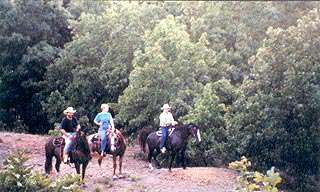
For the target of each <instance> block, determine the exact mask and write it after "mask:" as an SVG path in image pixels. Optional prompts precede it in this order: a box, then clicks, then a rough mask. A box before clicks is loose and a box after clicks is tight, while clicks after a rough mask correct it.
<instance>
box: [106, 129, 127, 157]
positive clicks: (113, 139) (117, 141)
mask: <svg viewBox="0 0 320 192" xmlns="http://www.w3.org/2000/svg"><path fill="white" fill-rule="evenodd" d="M109 139H110V151H111V152H115V151H116V150H117V149H118V148H119V147H120V146H121V145H122V144H123V142H124V138H123V136H122V134H121V133H120V132H117V131H115V132H111V133H110V135H109Z"/></svg>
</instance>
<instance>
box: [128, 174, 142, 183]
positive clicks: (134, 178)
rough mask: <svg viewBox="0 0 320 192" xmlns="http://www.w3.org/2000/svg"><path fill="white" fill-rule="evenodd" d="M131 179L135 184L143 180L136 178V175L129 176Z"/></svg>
mask: <svg viewBox="0 0 320 192" xmlns="http://www.w3.org/2000/svg"><path fill="white" fill-rule="evenodd" d="M129 179H130V181H134V182H137V181H139V180H140V179H141V178H140V177H138V176H136V175H129Z"/></svg>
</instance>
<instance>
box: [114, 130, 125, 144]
mask: <svg viewBox="0 0 320 192" xmlns="http://www.w3.org/2000/svg"><path fill="white" fill-rule="evenodd" d="M116 134H117V136H118V137H119V139H120V140H122V142H123V143H124V144H126V140H125V138H124V136H123V134H122V133H121V132H120V131H119V130H117V132H116Z"/></svg>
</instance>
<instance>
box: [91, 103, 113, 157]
mask: <svg viewBox="0 0 320 192" xmlns="http://www.w3.org/2000/svg"><path fill="white" fill-rule="evenodd" d="M101 111H102V112H100V113H98V114H97V115H96V117H95V118H94V120H93V122H94V123H95V124H96V125H98V126H99V130H98V134H99V136H100V139H101V145H100V151H101V155H100V158H103V154H104V152H105V151H106V149H107V131H108V130H110V131H111V132H113V131H114V122H113V118H112V115H111V113H109V105H108V104H105V103H103V104H102V105H101Z"/></svg>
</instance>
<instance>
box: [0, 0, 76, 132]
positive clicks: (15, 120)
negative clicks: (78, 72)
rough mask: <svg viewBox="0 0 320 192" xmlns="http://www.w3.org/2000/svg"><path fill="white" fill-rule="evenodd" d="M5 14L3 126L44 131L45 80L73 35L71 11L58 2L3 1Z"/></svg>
mask: <svg viewBox="0 0 320 192" xmlns="http://www.w3.org/2000/svg"><path fill="white" fill-rule="evenodd" d="M0 14H1V16H0V23H1V28H0V44H1V45H0V55H1V57H0V58H1V60H0V122H1V124H2V126H1V128H5V129H9V130H16V129H20V130H26V131H29V132H33V133H36V132H38V133H44V132H46V131H47V129H48V122H47V119H46V115H45V114H44V113H43V111H42V107H41V100H42V99H43V97H42V95H41V94H40V93H41V91H42V90H43V89H44V86H43V84H42V83H41V81H42V80H43V77H44V73H45V71H46V67H47V66H48V65H50V64H52V63H53V60H54V59H55V58H56V57H57V56H58V54H59V52H61V49H62V48H63V45H64V43H65V42H67V41H69V40H70V38H71V36H70V30H69V29H68V23H67V19H68V18H69V14H68V12H67V11H66V10H64V9H63V8H62V7H61V4H59V2H57V1H34V0H23V1H22V0H21V1H20V0H17V1H9V0H4V1H1V2H0ZM45 96H46V95H45Z"/></svg>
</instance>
